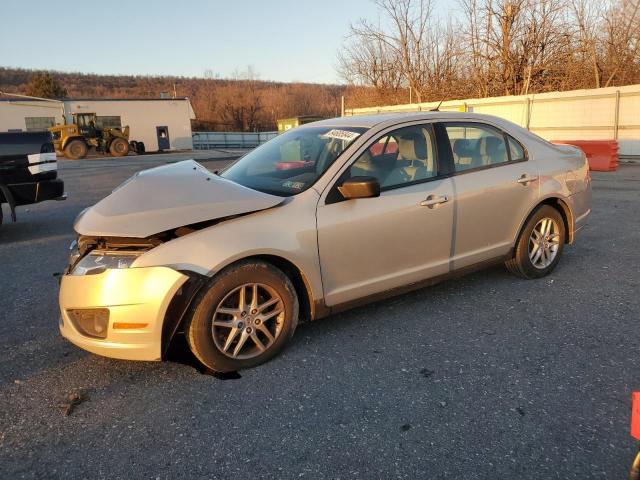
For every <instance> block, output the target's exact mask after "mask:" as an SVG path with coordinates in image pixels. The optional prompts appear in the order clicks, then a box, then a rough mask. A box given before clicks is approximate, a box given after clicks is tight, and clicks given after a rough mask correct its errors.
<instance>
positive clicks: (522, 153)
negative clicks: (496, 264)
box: [443, 122, 540, 270]
mask: <svg viewBox="0 0 640 480" xmlns="http://www.w3.org/2000/svg"><path fill="white" fill-rule="evenodd" d="M443 126H444V131H445V132H446V135H447V137H448V140H449V142H448V144H449V146H450V152H451V159H452V160H453V169H454V175H453V177H452V178H453V188H454V192H455V194H454V196H455V229H454V239H453V244H454V250H453V258H452V270H454V269H458V268H462V267H465V266H468V265H473V264H476V263H480V262H483V261H485V260H489V259H493V258H495V257H498V256H502V255H506V254H507V253H508V252H509V250H510V249H511V247H512V246H513V245H514V241H515V238H516V235H517V234H518V230H519V227H520V225H521V224H522V222H523V220H524V219H525V217H526V216H527V214H528V213H529V211H530V210H531V208H532V207H533V206H535V205H536V203H537V201H538V198H539V195H540V193H539V184H540V182H539V181H538V168H537V165H536V163H535V161H534V160H533V159H529V158H528V155H527V152H526V150H525V148H524V147H523V146H522V144H520V143H519V142H518V141H516V140H515V139H514V138H512V137H511V136H510V135H508V134H507V133H505V132H503V131H502V130H500V129H498V128H496V127H494V126H492V125H489V124H485V123H480V122H447V123H444V124H443Z"/></svg>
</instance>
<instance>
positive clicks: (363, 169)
mask: <svg viewBox="0 0 640 480" xmlns="http://www.w3.org/2000/svg"><path fill="white" fill-rule="evenodd" d="M433 145H434V142H433V134H432V130H431V128H430V127H407V128H402V129H399V130H397V131H395V132H393V133H392V134H390V135H388V136H386V137H383V138H382V139H380V140H379V141H378V142H377V143H375V144H374V145H373V146H371V147H370V148H369V149H367V150H366V151H365V152H364V153H363V154H362V155H360V157H359V158H358V160H356V162H355V163H354V164H353V165H352V166H351V169H350V176H351V177H359V176H367V177H375V178H376V179H377V180H378V182H379V183H380V186H381V187H392V186H395V185H401V184H404V183H409V182H414V181H418V180H424V179H425V178H430V177H433V176H434V175H435V174H436V171H435V165H436V162H435V152H434V147H433Z"/></svg>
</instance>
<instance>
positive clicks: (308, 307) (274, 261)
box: [242, 255, 313, 322]
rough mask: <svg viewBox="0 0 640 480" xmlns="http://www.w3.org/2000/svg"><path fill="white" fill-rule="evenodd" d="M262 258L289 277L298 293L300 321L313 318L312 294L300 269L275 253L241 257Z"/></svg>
mask: <svg viewBox="0 0 640 480" xmlns="http://www.w3.org/2000/svg"><path fill="white" fill-rule="evenodd" d="M252 259H256V260H262V261H263V262H266V263H270V264H271V265H273V266H274V267H276V268H279V269H280V270H282V272H283V273H284V274H285V275H286V276H287V277H289V280H291V283H293V287H294V288H295V289H296V294H297V295H298V302H299V303H300V321H303V322H304V321H307V320H311V319H313V300H312V298H313V295H312V293H311V288H310V287H309V285H308V283H307V280H306V279H305V276H304V274H303V273H302V271H301V270H300V269H299V268H298V267H297V266H296V265H294V264H293V263H291V262H290V261H289V260H287V259H285V258H282V257H278V256H276V255H256V256H253V257H248V258H243V259H242V261H246V260H252Z"/></svg>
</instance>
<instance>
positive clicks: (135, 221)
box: [60, 112, 591, 372]
mask: <svg viewBox="0 0 640 480" xmlns="http://www.w3.org/2000/svg"><path fill="white" fill-rule="evenodd" d="M590 202H591V179H590V176H589V172H588V165H587V162H586V159H585V156H584V154H583V153H582V152H581V151H580V150H578V149H576V148H574V147H570V146H557V145H552V144H550V143H548V142H546V141H545V140H543V139H541V138H539V137H537V136H536V135H533V134H532V133H530V132H528V131H527V130H524V129H522V128H520V127H518V126H516V125H514V124H512V123H510V122H507V121H505V120H501V119H498V118H495V117H489V116H483V115H477V114H470V113H442V112H428V113H421V114H390V115H380V116H368V117H367V116H362V117H348V118H337V119H332V120H323V121H320V122H316V123H312V124H308V125H305V126H303V127H299V128H296V129H293V130H290V131H288V132H286V133H284V134H282V135H280V136H278V137H276V138H274V139H273V140H271V141H269V142H267V143H266V144H264V145H262V146H261V147H259V148H257V149H255V150H254V151H253V152H251V153H249V154H248V155H246V156H245V157H243V158H241V159H240V160H239V161H237V162H236V163H235V164H233V165H232V166H231V167H229V168H228V169H226V170H225V171H224V172H222V174H220V175H218V174H214V173H212V172H209V171H208V170H206V169H205V168H204V167H202V166H201V165H199V164H198V163H196V162H194V161H191V160H189V161H184V162H179V163H176V164H173V165H166V166H162V167H158V168H153V169H150V170H146V171H143V172H140V173H138V174H137V175H135V176H134V177H132V178H131V179H129V180H128V181H126V182H125V183H124V184H122V185H120V186H119V187H118V188H117V189H116V190H114V191H113V193H112V194H111V195H109V196H108V197H106V198H105V199H104V200H102V201H100V202H99V203H97V204H96V205H95V206H93V207H91V208H89V209H87V210H86V211H84V212H83V213H82V214H81V215H80V216H79V217H78V219H77V220H76V224H75V230H76V231H77V233H78V238H77V241H76V242H74V245H73V247H72V253H71V257H70V261H69V265H68V267H67V270H66V272H65V275H64V276H63V278H62V281H61V289H60V307H61V320H60V331H61V332H62V335H63V336H64V337H66V338H67V339H69V340H70V341H71V342H73V343H75V344H76V345H78V346H79V347H81V348H84V349H86V350H89V351H91V352H95V353H98V354H102V355H106V356H109V357H115V358H122V359H134V360H160V359H162V358H163V356H164V355H165V353H166V352H167V348H168V347H169V345H170V344H171V342H172V340H173V338H174V337H175V336H176V335H178V334H184V335H185V337H186V339H187V341H188V344H189V346H190V348H191V350H192V351H193V353H194V355H195V356H196V357H197V358H198V359H199V360H200V361H201V362H202V363H203V364H204V365H206V366H207V367H209V368H211V369H213V370H215V371H221V372H224V371H231V370H238V369H242V368H248V367H251V366H255V365H257V364H260V363H262V362H265V361H266V360H268V359H270V358H272V357H273V356H274V355H276V354H277V353H278V352H280V351H281V350H282V349H283V347H284V346H285V344H286V343H287V341H288V340H289V339H290V338H291V336H292V335H293V332H294V330H295V328H296V325H297V323H298V321H299V320H313V319H316V318H319V317H322V316H325V315H327V314H329V313H331V312H336V311H338V310H342V309H344V308H348V307H350V306H353V305H356V304H358V303H363V302H366V301H370V300H373V299H376V298H381V297H384V296H389V295H392V294H395V293H399V292H402V291H406V290H408V289H412V288H418V287H420V286H424V285H427V284H432V283H435V282H436V281H438V280H442V279H444V278H447V277H448V276H450V275H451V274H453V273H459V272H461V271H468V270H472V269H474V268H478V267H481V266H483V265H487V264H489V263H494V262H505V264H506V266H507V268H508V269H509V270H510V271H511V272H512V273H514V274H516V275H517V276H520V277H524V278H531V279H533V278H539V277H542V276H544V275H547V274H549V273H550V272H551V271H552V270H553V269H554V268H555V267H556V265H557V264H558V261H559V259H560V255H561V253H562V250H563V246H564V245H565V244H566V243H572V242H573V240H574V236H575V234H576V232H578V230H580V229H581V228H582V227H583V225H584V224H585V221H586V218H587V216H588V214H589V212H590Z"/></svg>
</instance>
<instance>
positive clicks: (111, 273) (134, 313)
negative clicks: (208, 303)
mask: <svg viewBox="0 0 640 480" xmlns="http://www.w3.org/2000/svg"><path fill="white" fill-rule="evenodd" d="M187 279H188V277H187V276H186V275H184V274H182V273H180V272H177V271H176V270H173V269H171V268H168V267H146V268H126V269H119V270H106V271H104V272H103V273H100V274H96V275H82V276H73V275H64V276H63V277H62V280H61V283H60V313H61V318H60V333H61V334H62V336H63V337H65V338H66V339H68V340H69V341H71V342H72V343H74V344H75V345H77V346H78V347H80V348H83V349H84V350H87V351H89V352H92V353H96V354H98V355H103V356H105V357H112V358H119V359H124V360H160V359H161V355H162V354H161V350H162V348H161V344H162V324H163V321H164V318H165V313H166V311H167V308H168V306H169V303H170V302H171V300H172V298H173V297H174V296H175V295H176V293H177V292H178V290H179V289H180V287H181V286H182V285H183V284H184V283H185V282H186V281H187ZM93 308H106V309H108V310H109V322H108V329H107V336H106V338H104V339H101V338H93V337H89V336H86V335H84V334H82V333H81V332H80V330H79V329H78V328H77V327H76V325H75V324H74V322H73V321H72V318H71V316H70V314H69V310H71V309H93ZM115 323H118V324H119V326H122V325H123V324H125V328H117V329H116V328H114V324H115ZM131 324H147V325H146V326H145V327H142V328H140V327H133V328H131V327H129V328H127V327H128V326H130V325H131Z"/></svg>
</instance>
